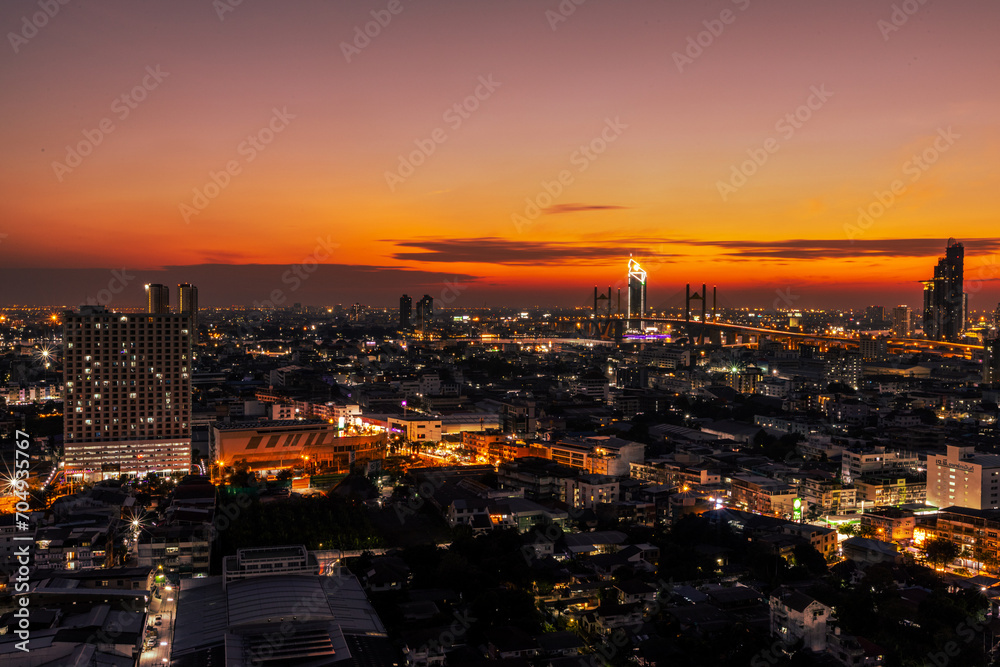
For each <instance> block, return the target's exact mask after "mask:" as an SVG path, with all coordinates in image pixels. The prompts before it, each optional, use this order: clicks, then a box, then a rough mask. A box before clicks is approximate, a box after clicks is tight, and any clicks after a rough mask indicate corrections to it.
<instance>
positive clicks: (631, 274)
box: [628, 257, 646, 328]
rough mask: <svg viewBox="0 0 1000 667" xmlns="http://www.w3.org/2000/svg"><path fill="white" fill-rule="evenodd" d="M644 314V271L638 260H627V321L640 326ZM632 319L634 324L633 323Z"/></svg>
mask: <svg viewBox="0 0 1000 667" xmlns="http://www.w3.org/2000/svg"><path fill="white" fill-rule="evenodd" d="M645 314H646V272H645V271H644V270H643V269H642V267H641V266H639V262H637V261H635V260H634V259H632V258H631V257H629V260H628V321H629V325H630V326H637V327H639V328H642V318H643V316H644V315H645ZM633 321H634V322H635V324H634V325H633Z"/></svg>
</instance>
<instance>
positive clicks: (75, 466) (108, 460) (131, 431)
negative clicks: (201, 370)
mask: <svg viewBox="0 0 1000 667" xmlns="http://www.w3.org/2000/svg"><path fill="white" fill-rule="evenodd" d="M190 326H191V318H190V316H189V315H187V314H185V313H138V314H137V313H130V314H121V313H115V312H111V311H108V310H106V309H105V308H103V307H101V306H82V307H81V308H80V311H79V312H73V311H67V312H66V314H65V317H64V319H63V341H64V346H65V355H64V362H65V363H64V377H65V382H66V394H65V397H66V398H65V420H64V427H63V428H64V451H65V469H66V473H67V475H71V476H72V475H82V476H84V477H86V478H88V479H103V478H106V477H117V476H118V475H145V474H146V473H148V472H155V473H174V472H180V473H186V472H188V471H189V470H190V462H191V424H190V422H191V337H190Z"/></svg>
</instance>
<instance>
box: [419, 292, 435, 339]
mask: <svg viewBox="0 0 1000 667" xmlns="http://www.w3.org/2000/svg"><path fill="white" fill-rule="evenodd" d="M433 320H434V298H433V297H432V296H430V295H429V294H425V295H424V298H422V299H421V300H420V301H417V321H418V322H419V323H420V331H425V330H426V328H427V327H428V326H429V325H430V324H431V322H432V321H433Z"/></svg>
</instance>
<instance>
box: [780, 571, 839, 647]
mask: <svg viewBox="0 0 1000 667" xmlns="http://www.w3.org/2000/svg"><path fill="white" fill-rule="evenodd" d="M770 606H771V634H772V635H774V636H775V637H777V638H778V639H780V640H781V641H782V643H784V644H785V645H786V646H792V645H793V644H795V643H797V642H799V641H801V642H802V646H803V648H805V649H806V650H809V651H817V652H819V651H823V650H824V649H825V648H826V630H827V622H828V621H829V620H830V616H831V614H832V612H833V610H832V609H831V608H830V607H827V606H826V605H825V604H823V603H822V602H819V601H818V600H815V599H814V598H812V597H810V596H808V595H806V594H805V593H801V592H799V591H795V590H792V589H789V588H786V587H784V586H782V587H780V588H778V589H777V590H776V591H775V592H774V593H772V594H771V598H770Z"/></svg>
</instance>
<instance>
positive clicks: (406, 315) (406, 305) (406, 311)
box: [399, 294, 413, 329]
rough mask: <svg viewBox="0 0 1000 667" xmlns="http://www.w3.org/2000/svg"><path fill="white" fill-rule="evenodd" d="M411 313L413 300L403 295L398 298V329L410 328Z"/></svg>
mask: <svg viewBox="0 0 1000 667" xmlns="http://www.w3.org/2000/svg"><path fill="white" fill-rule="evenodd" d="M412 313H413V299H411V298H410V297H409V296H408V295H406V294H404V295H403V296H401V297H399V328H400V329H409V328H410V315H411V314H412Z"/></svg>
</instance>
